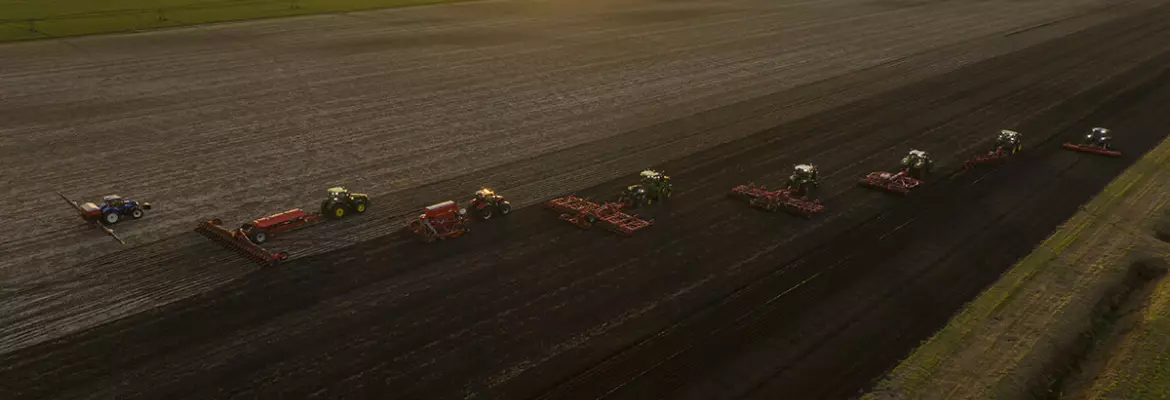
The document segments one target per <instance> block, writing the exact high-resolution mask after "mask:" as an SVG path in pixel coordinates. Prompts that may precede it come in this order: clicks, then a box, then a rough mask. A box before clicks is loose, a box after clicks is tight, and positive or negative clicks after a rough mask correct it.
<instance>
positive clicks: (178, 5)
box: [0, 0, 467, 42]
mask: <svg viewBox="0 0 1170 400" xmlns="http://www.w3.org/2000/svg"><path fill="white" fill-rule="evenodd" d="M452 1H467V0H107V1H86V0H0V42H7V41H17V40H30V39H42V38H50V37H64V36H77V35H88V34H95V33H110V32H127V31H136V30H144V29H156V28H166V27H175V26H183V25H194V24H204V23H210V22H223V21H235V20H245V19H255V18H270V17H286V16H293V15H307V14H319V13H330V12H342V11H353V10H363V9H374V8H384V7H400V6H409V5H420V4H431V3H443V2H452Z"/></svg>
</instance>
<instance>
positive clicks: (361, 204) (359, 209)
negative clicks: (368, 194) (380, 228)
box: [353, 200, 369, 214]
mask: <svg viewBox="0 0 1170 400" xmlns="http://www.w3.org/2000/svg"><path fill="white" fill-rule="evenodd" d="M367 204H369V201H367V200H358V201H355V202H353V212H356V213H358V214H361V213H364V212H366V208H368V207H369V206H368V205H367Z"/></svg>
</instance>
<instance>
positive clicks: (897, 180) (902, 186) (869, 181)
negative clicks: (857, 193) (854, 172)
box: [858, 169, 922, 194]
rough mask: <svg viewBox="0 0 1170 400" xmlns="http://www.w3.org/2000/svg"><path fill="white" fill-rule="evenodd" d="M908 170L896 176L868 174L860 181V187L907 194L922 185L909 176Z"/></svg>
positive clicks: (883, 173)
mask: <svg viewBox="0 0 1170 400" xmlns="http://www.w3.org/2000/svg"><path fill="white" fill-rule="evenodd" d="M909 172H910V171H909V170H906V169H904V170H902V171H901V172H898V173H896V174H892V173H889V172H870V173H869V175H866V176H865V177H864V178H861V181H860V182H858V183H860V184H861V185H862V186H865V187H870V188H874V189H880V190H885V191H887V192H891V193H896V194H908V193H910V191H911V190H913V189H914V188H916V187H918V185H921V184H922V181H920V180H918V179H914V178H912V177H910V176H909Z"/></svg>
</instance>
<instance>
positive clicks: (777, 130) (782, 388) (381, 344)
mask: <svg viewBox="0 0 1170 400" xmlns="http://www.w3.org/2000/svg"><path fill="white" fill-rule="evenodd" d="M1163 3H1164V2H1161V1H1132V2H1127V3H1121V4H1113V5H1108V6H1107V5H1106V4H1105V3H1104V2H1092V1H1084V2H1065V3H1060V4H1049V2H1022V3H1021V2H998V1H992V2H978V3H971V2H889V1H877V2H859V1H821V2H791V3H778V4H777V3H765V2H755V1H742V2H719V3H708V2H702V1H675V2H663V1H658V2H638V3H635V4H629V3H625V2H623V3H622V5H623V7H622V8H620V9H617V8H614V7H613V4H606V3H595V2H591V3H590V4H589V5H583V4H576V3H575V2H542V3H527V2H498V3H485V4H462V5H453V6H444V7H426V8H417V9H410V10H395V11H388V12H373V13H362V14H353V15H337V16H327V17H315V18H303V19H298V20H297V21H296V23H295V24H294V23H291V22H283V21H264V22H256V23H248V24H238V25H218V26H210V27H203V28H196V29H190V30H176V31H168V32H157V33H147V34H138V35H130V36H113V37H91V38H84V39H76V40H69V41H68V42H41V43H25V44H18V45H9V46H4V47H0V74H2V75H0V76H4V77H5V79H3V80H0V85H4V86H3V90H4V92H5V93H6V96H5V99H4V101H5V103H4V105H5V106H4V107H3V108H0V115H2V116H3V118H4V120H5V121H6V125H5V126H4V127H3V130H2V131H0V140H2V141H3V145H4V146H5V147H4V151H5V157H4V158H3V162H4V163H5V165H4V166H3V167H5V169H6V170H12V171H14V172H15V173H13V174H11V175H7V177H12V180H13V183H14V184H13V185H12V187H13V188H14V189H12V192H10V195H16V194H18V193H26V192H28V191H33V192H36V191H41V190H47V189H51V188H67V190H68V191H69V192H70V194H71V195H73V196H74V197H81V196H91V197H92V196H98V195H100V194H103V193H104V192H107V191H118V192H120V193H122V194H124V195H127V196H134V197H136V198H143V199H146V200H149V201H154V202H156V203H157V204H159V207H160V209H159V210H158V212H156V213H154V214H152V215H150V216H149V218H147V219H144V220H141V221H138V222H137V223H135V224H132V225H126V226H124V227H119V228H118V230H119V232H120V233H121V234H123V235H125V236H126V237H128V238H130V240H131V241H132V243H133V244H141V245H140V246H138V247H135V248H134V249H131V250H128V251H122V252H113V253H111V252H110V250H108V249H109V248H110V247H111V246H110V244H111V242H109V239H108V238H104V237H102V236H100V233H97V232H94V231H92V230H90V229H85V228H83V227H80V226H78V224H77V223H75V222H74V221H72V220H71V219H70V218H71V217H72V216H71V215H69V214H68V213H67V211H66V210H62V212H61V213H60V214H59V215H58V214H52V213H43V214H24V213H16V212H11V211H5V212H6V213H8V214H7V215H3V218H5V219H6V220H9V221H12V224H15V225H16V226H18V227H21V228H22V229H23V231H22V233H16V232H13V231H12V230H9V231H5V232H4V233H3V235H6V236H4V237H3V238H2V239H0V243H2V244H0V246H3V250H4V251H5V252H6V254H13V255H14V256H13V257H9V258H8V259H7V260H5V264H3V265H2V266H0V268H3V271H4V275H3V278H4V282H5V286H6V287H5V291H6V292H5V294H4V297H3V301H2V303H0V306H2V307H3V312H2V313H0V317H2V318H3V319H4V321H3V322H4V325H3V328H0V329H3V331H0V334H3V336H2V337H0V346H2V347H0V348H2V349H3V351H4V352H5V354H4V355H3V356H2V357H3V358H4V361H5V363H4V365H5V367H4V369H3V370H2V371H3V374H4V375H3V376H2V377H0V379H3V381H4V382H7V383H14V382H21V383H20V384H19V385H11V386H9V385H4V386H0V388H3V389H4V390H5V391H6V394H8V396H5V397H38V396H48V395H56V396H62V397H71V396H80V397H86V396H98V397H102V396H111V395H114V396H116V395H128V394H139V395H144V396H146V397H151V398H154V397H163V396H172V397H180V396H183V395H186V396H196V397H203V396H210V397H222V396H225V395H247V394H248V393H251V392H262V393H264V394H271V393H286V394H291V395H295V394H303V393H310V392H317V391H319V390H325V391H326V392H327V393H329V394H330V395H337V394H346V393H350V394H354V393H361V392H363V391H379V390H393V392H394V393H396V394H399V395H401V396H403V397H428V398H435V397H440V398H447V397H463V396H467V395H473V394H474V395H477V396H479V397H481V398H482V397H487V398H493V397H530V396H536V395H540V394H542V393H543V394H544V395H545V396H547V397H589V396H590V395H596V396H600V395H609V396H613V397H635V398H636V397H639V396H644V395H647V394H650V393H653V394H656V395H657V394H662V393H671V391H675V392H673V393H674V396H672V397H685V396H694V397H696V398H713V397H716V398H724V397H741V396H750V395H755V396H761V397H765V398H774V397H775V395H776V394H778V393H779V394H785V395H789V396H792V397H794V398H809V397H815V396H828V397H840V396H846V395H849V394H852V393H855V392H856V391H857V390H860V389H863V388H865V387H866V385H867V384H868V380H869V379H872V378H873V377H875V376H877V375H878V374H880V373H881V372H882V371H884V369H885V368H888V367H889V366H891V365H892V364H893V362H894V361H896V360H897V359H898V358H900V357H901V356H902V355H904V354H905V352H907V351H909V349H910V348H912V346H913V345H914V344H915V343H916V342H917V340H919V339H921V338H924V337H927V336H929V334H930V333H931V332H932V331H933V329H936V328H937V327H938V326H941V324H943V323H945V321H946V318H947V316H948V315H949V313H950V312H952V311H954V310H955V309H957V308H958V307H959V306H960V305H961V304H962V303H963V302H965V301H966V300H968V299H970V298H971V297H973V296H974V295H975V294H976V293H978V291H979V290H980V289H981V288H982V287H983V286H984V285H986V284H987V283H989V282H991V281H993V280H994V279H995V277H996V276H998V273H999V271H1002V270H1003V269H1004V268H1006V267H1007V266H1008V265H1010V263H1011V261H1013V260H1014V258H1012V257H1013V254H1014V256H1016V257H1018V256H1019V255H1021V254H1026V253H1027V251H1028V250H1029V249H1030V246H1031V244H1032V243H1035V242H1038V241H1039V240H1040V239H1042V238H1043V236H1044V235H1045V234H1046V233H1047V231H1048V230H1049V229H1050V228H1051V227H1052V226H1054V225H1055V224H1057V223H1059V222H1060V221H1061V220H1063V218H1064V217H1067V216H1068V215H1070V214H1071V212H1072V211H1073V210H1075V207H1076V205H1077V204H1079V203H1078V201H1079V200H1078V199H1082V200H1083V199H1085V198H1087V197H1088V196H1089V195H1091V193H1093V192H1094V191H1096V190H1098V189H1100V187H1101V186H1103V185H1104V183H1105V182H1107V181H1108V180H1109V178H1111V177H1112V176H1113V175H1114V174H1116V173H1117V172H1118V171H1120V170H1121V168H1122V167H1124V164H1125V161H1113V162H1107V161H1101V160H1094V161H1090V160H1091V159H1090V160H1085V159H1084V157H1080V156H1077V155H1073V154H1066V153H1062V152H1059V151H1058V150H1055V147H1054V146H1056V145H1057V144H1058V142H1059V138H1060V137H1069V136H1070V135H1075V134H1076V133H1079V132H1080V131H1082V130H1083V129H1085V128H1087V127H1089V126H1090V124H1098V123H1109V124H1112V125H1110V126H1112V127H1114V128H1116V129H1117V130H1118V132H1125V135H1122V136H1121V137H1120V140H1121V145H1123V146H1127V151H1130V150H1128V149H1132V151H1134V152H1140V149H1142V148H1143V146H1144V147H1149V146H1152V144H1153V143H1155V142H1156V141H1157V140H1158V139H1159V138H1160V137H1161V136H1162V135H1164V133H1161V132H1157V131H1154V130H1150V128H1151V127H1154V126H1156V125H1155V124H1154V122H1153V121H1156V120H1157V117H1158V114H1157V111H1158V110H1157V109H1156V105H1157V104H1159V103H1162V102H1164V101H1165V100H1166V97H1167V95H1168V94H1170V93H1167V91H1166V88H1165V87H1164V85H1165V84H1166V83H1167V82H1166V78H1165V77H1164V76H1163V73H1164V72H1165V70H1164V66H1165V65H1167V63H1166V61H1167V57H1168V56H1167V54H1165V51H1166V49H1162V48H1160V47H1159V46H1158V45H1159V44H1160V43H1165V42H1166V40H1167V39H1168V38H1167V36H1168V35H1170V32H1166V31H1165V30H1166V27H1164V26H1162V24H1160V22H1161V21H1164V20H1165V18H1166V17H1167V15H1168V13H1167V10H1166V8H1165V7H1164V4H1163ZM9 93H11V95H7V94H9ZM1163 104H1164V103H1163ZM1003 127H1017V128H1018V129H1021V130H1022V131H1024V132H1025V133H1026V134H1027V135H1028V136H1027V139H1028V140H1027V144H1028V145H1029V146H1033V145H1034V146H1036V147H1037V148H1036V150H1035V151H1033V152H1030V153H1028V154H1027V155H1025V156H1024V157H1023V159H1022V160H1021V161H1020V162H1018V163H1013V164H1012V165H1009V166H1006V167H1004V168H1000V169H996V170H987V171H983V172H977V173H967V174H964V175H961V176H958V177H954V179H945V180H941V181H940V182H939V183H937V184H935V185H934V187H931V188H928V189H925V194H923V195H921V196H916V197H915V198H913V199H907V200H893V199H889V198H885V197H883V196H881V195H880V194H877V193H868V192H862V191H858V190H855V189H853V188H852V187H851V186H852V184H853V182H854V181H855V179H856V177H858V176H860V175H862V174H864V173H866V172H869V171H870V170H876V169H882V168H890V167H892V165H893V164H894V163H895V162H896V157H897V156H900V155H901V154H902V153H903V152H904V151H905V150H906V148H907V147H910V146H916V147H923V148H926V149H928V150H930V151H931V152H932V153H934V154H935V155H936V157H937V158H938V159H939V160H940V161H941V165H940V167H941V168H940V169H941V170H942V171H944V172H945V171H951V170H953V169H954V168H956V167H957V165H958V164H960V163H961V161H962V159H964V158H967V157H968V156H970V155H971V154H972V153H973V152H977V151H982V150H983V149H984V147H985V146H986V145H987V143H986V140H985V139H988V138H989V136H990V134H991V133H993V132H995V130H997V129H1000V128H1003ZM104 135H116V136H118V137H120V138H123V139H120V140H119V141H118V142H117V143H113V144H111V143H110V142H108V141H99V140H96V138H100V137H102V136H104ZM99 143H100V145H99ZM806 159H811V160H813V161H814V162H817V163H818V165H820V166H821V168H822V171H823V172H824V173H825V175H826V179H825V181H826V182H825V185H824V188H823V190H822V194H821V197H822V198H824V199H825V201H826V202H827V203H828V204H829V207H830V212H829V215H828V216H826V217H824V218H823V219H820V218H818V219H817V220H814V221H813V222H804V221H799V220H795V219H790V218H785V217H783V216H770V215H760V214H758V213H755V212H754V211H752V210H750V209H748V208H747V207H746V206H743V205H741V204H736V203H734V202H729V201H727V200H725V199H724V198H723V196H724V194H725V192H726V190H727V189H729V188H730V187H731V186H734V185H735V184H739V183H746V182H747V181H757V182H761V183H778V181H779V180H780V179H782V178H783V176H784V175H785V174H786V173H787V170H788V168H789V167H790V166H791V164H793V163H796V162H800V161H804V160H806ZM40 160H52V162H51V164H52V168H51V169H49V168H45V165H46V163H45V162H43V161H40ZM651 165H660V166H663V167H664V168H666V170H667V172H668V173H670V174H671V175H672V176H673V177H674V178H675V180H676V181H677V182H679V183H678V189H679V190H678V193H677V196H676V197H677V198H676V199H675V200H674V201H673V202H672V204H670V205H669V207H668V208H666V209H662V210H655V211H651V213H652V214H654V216H655V217H656V218H657V224H656V226H654V227H652V228H651V229H650V230H649V231H647V232H646V233H645V234H642V233H640V234H639V235H638V236H636V237H634V238H630V239H625V240H622V239H618V238H611V237H607V236H605V235H604V234H602V233H598V232H577V231H575V230H573V228H571V227H568V226H565V225H562V224H560V223H559V222H557V221H556V220H555V218H554V217H553V216H551V215H547V213H544V212H541V211H538V210H531V211H530V210H528V209H524V210H521V212H518V213H516V214H514V215H513V216H510V217H509V219H508V220H507V221H496V222H493V223H492V224H488V225H484V226H482V227H477V229H476V231H475V232H473V234H472V235H471V236H469V237H467V238H463V239H460V240H459V241H454V242H450V243H442V244H439V245H434V246H419V245H415V244H411V243H409V242H408V241H405V240H402V239H401V238H394V237H382V236H381V235H385V234H387V233H389V232H390V231H391V230H393V229H394V228H396V227H397V225H396V224H397V223H399V222H400V221H401V218H402V216H404V215H407V214H409V213H411V212H414V209H415V208H416V207H418V206H419V205H421V204H423V203H424V202H428V201H437V200H441V199H446V198H450V197H456V196H459V197H456V198H457V199H462V196H467V195H468V194H470V191H471V190H473V189H474V188H475V186H476V185H478V184H480V183H486V184H491V185H493V186H495V187H497V188H498V189H501V190H502V191H504V193H505V194H507V195H509V196H510V197H513V198H514V199H515V200H517V202H518V203H519V204H522V205H528V204H532V203H535V202H537V201H540V200H544V199H547V198H548V197H549V196H551V195H554V194H557V193H562V192H566V191H571V190H581V191H582V192H583V193H586V194H593V195H598V196H603V195H607V194H609V193H611V192H612V191H613V190H615V189H616V187H617V186H619V185H620V184H622V183H624V182H625V180H626V179H622V178H621V177H627V176H632V174H633V173H634V172H636V171H637V170H638V169H639V168H643V167H645V166H651ZM128 170H129V171H134V173H126V171H128ZM615 178H619V179H617V180H614V179H615ZM334 183H345V184H348V185H350V186H351V187H353V188H354V189H359V190H362V191H366V192H370V193H372V194H374V195H375V196H376V197H375V199H374V201H375V208H374V210H373V211H371V212H370V213H369V214H368V215H365V216H362V217H361V218H360V219H357V220H354V221H348V222H341V223H334V224H325V225H324V226H322V227H320V228H311V229H309V230H306V231H304V232H301V233H298V234H295V235H290V237H288V238H286V239H285V240H283V241H278V242H276V245H277V246H283V247H286V248H289V249H292V250H294V253H295V254H296V255H298V256H301V257H303V259H302V260H301V261H295V262H293V263H290V264H287V265H285V266H282V267H281V268H279V269H274V270H267V271H261V272H252V271H253V267H252V266H251V265H249V264H247V262H245V261H242V260H237V259H235V258H233V255H231V254H230V253H227V252H225V251H221V250H219V249H218V248H217V247H215V245H214V244H211V243H207V242H206V241H205V240H204V239H203V238H201V237H198V236H196V235H194V234H192V233H187V234H184V235H179V236H175V235H176V232H182V231H186V230H188V229H190V228H191V227H192V226H193V221H194V220H195V219H196V218H199V217H210V216H220V217H223V218H224V219H225V220H226V221H229V223H231V221H242V220H246V219H249V218H252V217H255V216H258V215H263V214H266V213H269V212H272V211H278V210H281V209H283V208H284V207H292V206H311V205H313V204H315V202H316V201H315V200H317V199H319V197H320V195H321V190H322V189H323V188H324V187H326V186H328V185H331V184H334ZM18 187H19V188H20V189H19V190H17V189H15V188H18ZM1078 196H1079V197H1078ZM964 208H967V209H970V210H971V211H968V212H965V213H964V212H960V211H959V210H962V209H964ZM1004 232H1018V233H1017V234H1016V235H1017V236H1013V237H1012V238H1011V243H1006V244H1005V243H1004V242H1003V240H1004V239H1003V237H1002V234H1003V233H1004ZM331 235H336V236H331ZM315 239H324V242H322V243H313V241H314V240H315ZM879 239H880V240H879ZM1029 239H1031V240H1032V241H1029ZM46 240H47V241H51V242H55V243H60V244H68V243H71V242H73V243H78V244H76V245H72V246H69V245H64V246H60V245H56V246H46V245H43V244H42V243H43V242H44V241H46ZM359 241H364V242H362V243H360V244H358V245H357V246H355V247H352V248H348V249H344V250H340V251H332V250H336V249H338V248H339V247H342V246H344V245H347V244H351V243H356V242H359ZM868 243H872V244H868ZM990 249H995V250H997V251H996V252H994V254H997V255H999V256H1000V258H997V257H974V255H976V254H980V255H982V254H984V253H986V252H988V250H990ZM330 251H332V252H330ZM971 259H978V260H982V262H976V263H974V264H973V262H972V261H970V260H971ZM192 296H194V297H192ZM176 301H178V302H177V303H174V304H169V303H172V302H176ZM168 304H169V305H168ZM163 306H165V307H163ZM159 307H163V308H159ZM911 310H912V311H911ZM118 318H123V319H118ZM111 321H112V322H111ZM103 323H104V325H103ZM58 337H60V338H61V340H59V341H54V342H44V341H45V340H48V339H53V338H58ZM843 366H848V367H843ZM842 382H847V383H842ZM63 388H67V389H63ZM596 396H594V397H596Z"/></svg>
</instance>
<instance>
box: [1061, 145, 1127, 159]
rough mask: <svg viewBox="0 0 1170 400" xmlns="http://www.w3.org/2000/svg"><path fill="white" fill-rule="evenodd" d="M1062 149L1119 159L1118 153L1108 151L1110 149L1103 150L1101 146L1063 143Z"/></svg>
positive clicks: (1119, 154) (1119, 153)
mask: <svg viewBox="0 0 1170 400" xmlns="http://www.w3.org/2000/svg"><path fill="white" fill-rule="evenodd" d="M1064 148H1066V149H1069V150H1076V151H1082V152H1085V153H1094V154H1100V155H1103V156H1110V157H1120V156H1121V152H1120V151H1117V150H1110V149H1107V148H1104V147H1101V146H1095V145H1091V144H1072V143H1065V144H1064Z"/></svg>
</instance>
